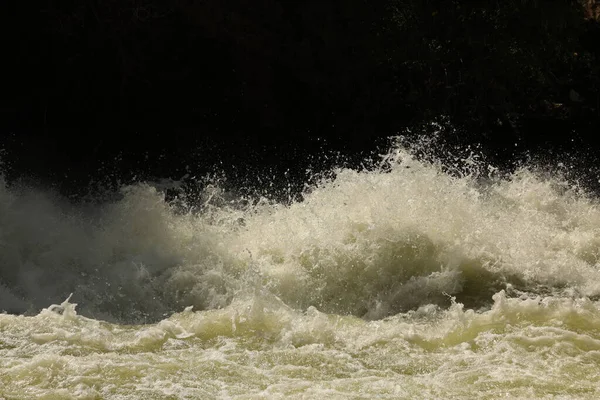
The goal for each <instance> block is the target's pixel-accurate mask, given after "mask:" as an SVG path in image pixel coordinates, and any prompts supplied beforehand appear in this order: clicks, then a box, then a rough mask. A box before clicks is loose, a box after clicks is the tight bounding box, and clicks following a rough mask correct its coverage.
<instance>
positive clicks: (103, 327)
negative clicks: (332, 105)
mask: <svg viewBox="0 0 600 400" xmlns="http://www.w3.org/2000/svg"><path fill="white" fill-rule="evenodd" d="M480 164H481V163H479V164H478V163H477V161H474V160H473V159H466V160H463V162H462V166H463V167H464V168H463V167H461V168H463V169H462V170H463V172H465V171H466V172H465V173H459V172H457V170H454V171H449V168H448V166H447V165H442V164H441V163H436V162H428V161H423V160H421V159H420V158H418V157H416V156H413V155H411V152H410V151H407V150H405V149H403V148H401V147H398V148H394V149H392V150H391V152H390V153H389V154H388V155H387V156H386V157H385V159H384V160H383V161H382V163H381V165H380V167H375V168H371V169H370V170H361V171H357V170H351V169H340V170H337V171H335V174H334V175H335V177H334V178H331V179H324V180H323V181H321V182H320V183H319V184H318V185H315V186H313V187H311V188H309V189H307V191H306V192H305V193H304V196H303V199H302V200H301V201H295V202H291V203H289V204H277V203H274V202H270V201H266V200H264V199H263V200H260V199H254V200H252V199H246V200H244V199H239V198H235V196H231V195H229V196H228V195H227V193H224V191H223V190H221V189H219V187H218V185H213V186H209V187H207V188H206V189H205V192H204V196H203V203H202V204H201V205H200V206H199V207H196V208H195V209H194V210H193V211H190V210H187V211H186V208H185V207H182V206H181V205H175V203H174V202H167V201H165V196H164V194H163V193H162V192H161V191H160V190H158V189H157V185H151V184H136V185H133V186H128V187H126V188H124V189H123V190H122V193H121V195H120V196H118V197H116V198H114V199H113V200H111V201H106V202H104V203H102V204H97V203H96V204H90V203H87V204H86V203H81V204H75V205H74V204H71V203H69V202H67V201H66V200H65V199H62V198H61V197H60V196H57V195H52V194H50V193H47V192H43V191H40V190H35V189H31V188H24V187H17V186H14V187H7V185H5V184H0V310H5V311H6V312H5V313H3V314H0V398H3V399H42V398H45V399H68V398H76V399H104V398H105V399H138V398H143V399H210V398H236V399H255V398H314V399H322V398H328V399H329V398H332V399H349V398H350V399H352V398H354V399H363V398H364V399H370V398H381V399H386V398H388V399H399V398H406V399H428V398H429V399H440V398H455V399H472V398H479V399H496V398H500V397H505V398H523V399H531V398H560V399H596V398H598V397H599V396H600V302H599V299H600V264H599V261H600V209H599V208H598V202H597V200H596V199H595V198H594V197H593V196H591V195H588V194H585V193H584V192H583V191H582V190H579V189H578V188H577V187H576V186H575V185H573V184H569V183H567V182H565V180H563V179H561V178H560V177H559V176H557V175H552V174H540V173H539V171H538V172H533V171H532V170H531V169H528V168H521V169H519V170H517V171H516V172H514V173H512V174H510V175H508V176H503V177H500V176H498V177H494V174H493V170H492V172H490V173H489V174H488V173H486V174H485V179H484V178H483V176H482V175H483V174H481V173H475V171H480V170H483V169H485V168H482V167H483V166H482V165H480ZM470 165H471V167H470ZM465 166H466V167H465ZM71 293H72V296H71V297H69V295H70V294H71ZM65 299H67V300H65Z"/></svg>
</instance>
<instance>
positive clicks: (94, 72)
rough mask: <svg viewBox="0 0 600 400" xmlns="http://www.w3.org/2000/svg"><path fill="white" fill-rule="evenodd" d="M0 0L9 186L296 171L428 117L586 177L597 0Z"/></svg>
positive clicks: (594, 120)
mask: <svg viewBox="0 0 600 400" xmlns="http://www.w3.org/2000/svg"><path fill="white" fill-rule="evenodd" d="M3 3H4V4H3V5H1V6H0V23H1V28H0V29H1V30H2V31H1V32H0V33H1V35H0V44H1V46H2V52H1V53H0V60H1V61H0V64H2V66H3V68H2V69H3V70H4V72H2V74H1V75H0V80H1V82H2V85H1V87H0V135H1V136H0V151H2V152H3V153H2V155H1V156H0V157H1V159H2V160H3V164H4V167H3V168H4V175H5V177H6V179H7V180H8V181H9V182H13V181H15V180H17V179H20V178H26V179H29V180H35V181H37V182H38V183H41V184H50V185H54V186H56V187H57V188H58V189H59V190H61V191H62V192H64V193H68V194H80V193H82V192H84V191H85V190H86V188H87V187H88V186H89V182H90V181H94V180H104V181H105V182H108V183H113V184H118V182H124V181H129V180H131V179H134V178H135V179H151V178H156V177H172V178H179V177H181V176H182V175H184V174H186V173H190V174H191V175H201V174H204V173H206V172H210V171H223V172H225V173H226V174H230V175H231V176H235V177H237V178H236V179H239V180H241V181H245V180H246V181H247V180H252V179H256V177H257V176H262V175H264V176H268V175H269V174H275V175H277V176H281V175H282V174H283V173H285V172H286V171H288V170H289V174H290V176H291V177H292V179H295V178H297V180H298V181H302V180H303V179H304V178H305V175H306V172H305V169H306V168H307V167H311V166H312V167H313V168H315V169H317V170H318V169H326V168H329V167H330V165H331V164H333V163H335V162H339V160H340V157H325V154H327V153H329V152H331V153H332V154H342V155H343V156H345V159H346V161H347V162H348V163H350V164H352V163H355V164H356V163H358V162H359V161H360V160H361V159H362V158H363V157H365V156H366V155H368V154H371V153H372V152H375V153H376V152H377V151H381V149H383V148H385V146H387V145H388V139H387V138H389V137H391V136H393V135H396V134H397V133H405V134H408V135H410V133H407V129H409V130H410V132H412V134H413V135H415V134H416V133H418V132H424V131H426V130H427V129H431V127H429V128H427V127H426V125H427V124H428V123H429V122H431V121H436V120H438V121H442V125H443V126H445V128H444V129H443V132H442V136H443V140H444V141H445V142H446V143H449V144H450V145H466V144H481V149H482V151H483V152H484V153H485V154H486V155H487V156H488V158H489V159H490V161H492V162H495V163H496V164H499V165H501V166H502V165H507V166H509V165H512V163H513V161H515V160H518V159H522V158H523V157H532V158H534V159H539V160H546V161H547V162H552V161H555V160H556V159H560V158H565V159H568V160H567V161H569V162H571V163H572V164H574V165H576V167H577V168H578V170H580V171H584V173H587V175H586V176H585V179H587V181H588V182H591V185H592V186H594V182H597V179H596V178H594V177H593V176H592V172H593V171H592V172H589V171H590V169H594V168H596V167H595V165H596V164H597V162H596V156H597V150H599V149H600V148H598V147H595V146H596V145H595V137H596V136H597V135H598V133H599V132H600V62H599V61H600V60H599V58H600V24H599V22H598V21H600V6H599V5H598V4H596V2H595V1H589V0H582V1H567V0H552V1H543V2H542V1H531V0H519V1H516V0H515V1H513V0H504V1H491V0H481V1H423V0H378V1H372V0H329V1H327V0H305V1H283V0H202V1H200V0H63V1H50V0H46V1H39V2H25V1H12V2H3ZM424 126H425V127H424ZM342 158H344V157H342ZM546 161H544V162H546ZM585 171H588V172H585ZM594 171H595V170H594ZM595 179H596V180H595Z"/></svg>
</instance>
